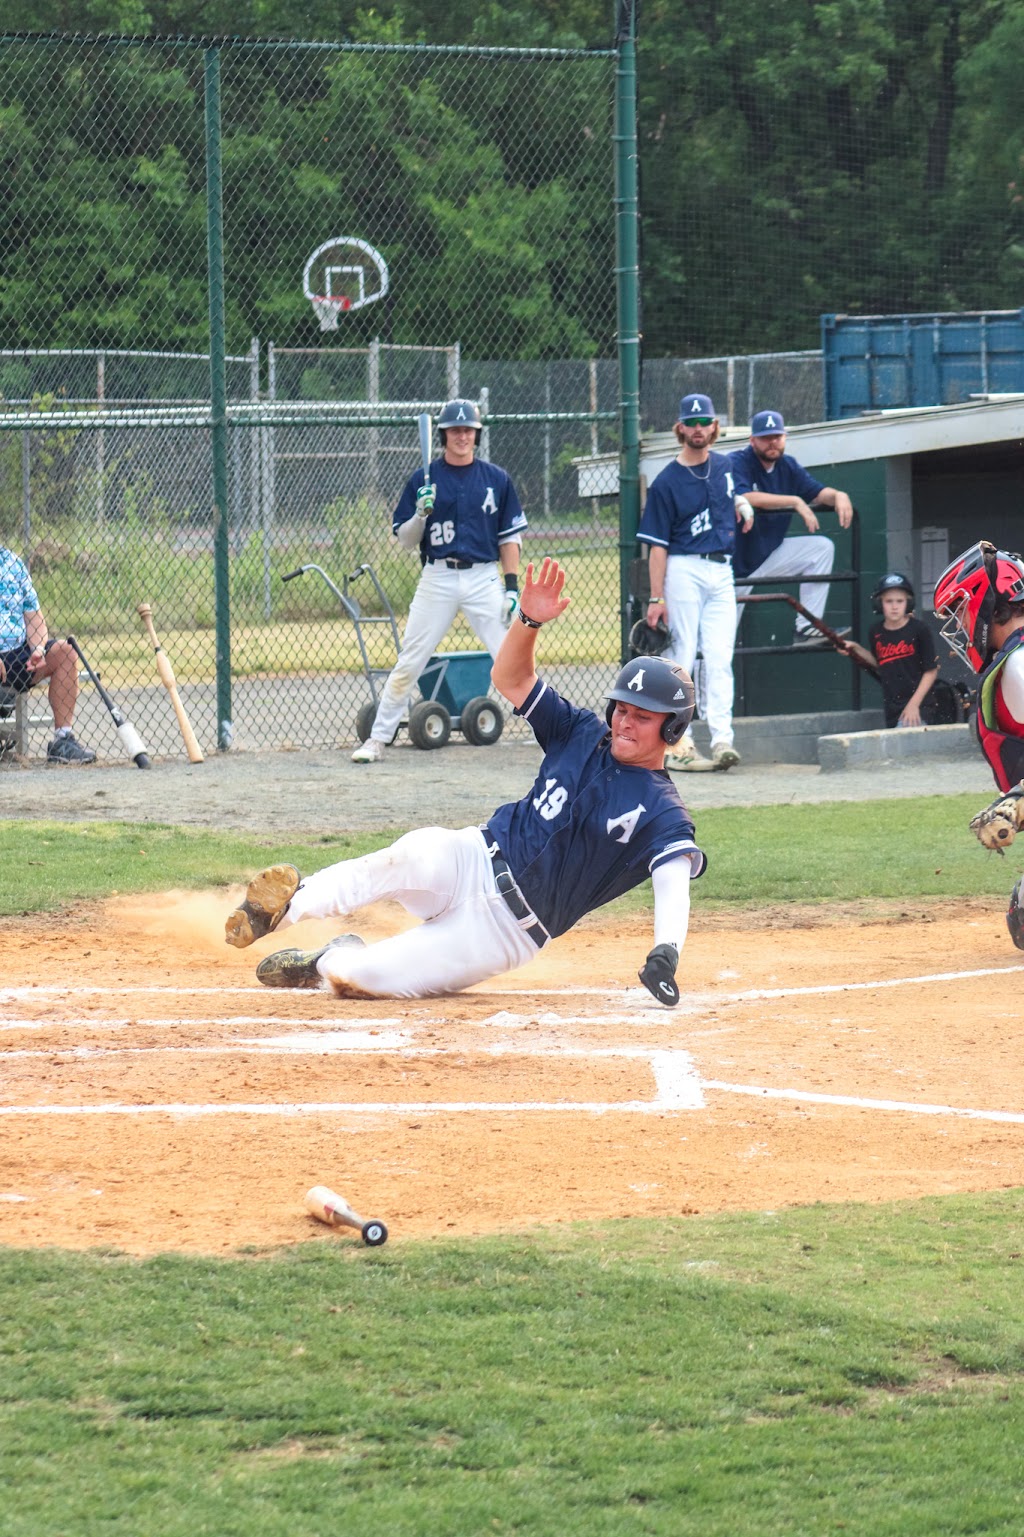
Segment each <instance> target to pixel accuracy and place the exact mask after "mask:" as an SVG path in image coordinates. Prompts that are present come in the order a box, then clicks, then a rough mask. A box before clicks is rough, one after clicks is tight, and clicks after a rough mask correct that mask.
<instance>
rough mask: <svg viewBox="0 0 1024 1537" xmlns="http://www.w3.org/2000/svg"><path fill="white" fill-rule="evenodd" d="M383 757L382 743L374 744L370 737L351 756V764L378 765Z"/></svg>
mask: <svg viewBox="0 0 1024 1537" xmlns="http://www.w3.org/2000/svg"><path fill="white" fill-rule="evenodd" d="M383 756H384V743H383V742H375V741H374V739H373V737H372V736H368V737H367V738H366V741H365V742H363V743H362V744H361V745H360V746H359V747H357V748H356V750H355V752H354V753H353V754H352V762H353V763H379V762H380V761H381V759H382V758H383Z"/></svg>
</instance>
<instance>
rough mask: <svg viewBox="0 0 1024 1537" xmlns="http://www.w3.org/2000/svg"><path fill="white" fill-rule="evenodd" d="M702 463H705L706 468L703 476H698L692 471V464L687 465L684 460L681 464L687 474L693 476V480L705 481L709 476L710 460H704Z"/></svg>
mask: <svg viewBox="0 0 1024 1537" xmlns="http://www.w3.org/2000/svg"><path fill="white" fill-rule="evenodd" d="M704 463H705V466H706V468H705V470H704V473H703V475H698V474H697V471H696V470H695V469H694V467H693V465H692V464H687V463H686V460H685V459H684V460H683V464H684V465H685V466H686V468H687V469H688V470H689V472H690V474H691V475H692V476H693V478H694V480H707V478H708V476H709V475H710V474H711V460H710V459H705V461H704Z"/></svg>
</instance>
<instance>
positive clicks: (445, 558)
mask: <svg viewBox="0 0 1024 1537" xmlns="http://www.w3.org/2000/svg"><path fill="white" fill-rule="evenodd" d="M430 564H431V565H432V566H447V567H448V569H449V570H450V571H472V569H473V567H474V566H475V565H476V564H477V562H476V561H475V560H453V559H452V558H451V556H450V555H442V556H439V557H438V558H437V559H436V560H432V561H431V562H430Z"/></svg>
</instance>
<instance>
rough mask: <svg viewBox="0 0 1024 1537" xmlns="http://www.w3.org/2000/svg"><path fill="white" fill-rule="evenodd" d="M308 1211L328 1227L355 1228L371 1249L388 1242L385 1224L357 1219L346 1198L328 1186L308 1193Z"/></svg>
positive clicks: (315, 1187)
mask: <svg viewBox="0 0 1024 1537" xmlns="http://www.w3.org/2000/svg"><path fill="white" fill-rule="evenodd" d="M306 1210H307V1211H308V1212H310V1213H311V1215H312V1216H314V1217H316V1218H317V1220H318V1221H320V1222H326V1223H327V1226H328V1227H354V1228H355V1229H356V1231H357V1232H358V1233H360V1234H361V1235H362V1240H363V1243H365V1244H368V1245H369V1246H370V1248H371V1249H376V1248H377V1247H378V1246H379V1245H380V1244H382V1243H387V1241H388V1230H387V1228H386V1227H385V1226H384V1224H383V1222H378V1221H376V1220H371V1221H369V1222H366V1221H364V1220H363V1218H362V1217H357V1216H356V1214H355V1212H354V1211H353V1210H352V1208H351V1206H350V1205H349V1204H348V1202H347V1201H346V1200H345V1198H344V1196H340V1195H336V1194H335V1193H334V1191H333V1190H328V1188H327V1186H326V1185H314V1186H313V1188H312V1190H307V1191H306Z"/></svg>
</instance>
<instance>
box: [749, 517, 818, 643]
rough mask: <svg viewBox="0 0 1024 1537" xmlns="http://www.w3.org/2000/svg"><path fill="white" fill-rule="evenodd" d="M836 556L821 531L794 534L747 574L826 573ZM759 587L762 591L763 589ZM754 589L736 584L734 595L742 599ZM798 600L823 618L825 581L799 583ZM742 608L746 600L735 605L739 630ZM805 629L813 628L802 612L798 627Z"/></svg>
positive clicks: (799, 616) (760, 575)
mask: <svg viewBox="0 0 1024 1537" xmlns="http://www.w3.org/2000/svg"><path fill="white" fill-rule="evenodd" d="M835 557H836V547H835V545H834V544H833V543H832V541H831V539H826V538H825V536H824V535H823V534H795V535H794V536H793V537H792V538H791V539H783V541H782V543H781V544H780V545H779V547H778V549H775V550H773V551H772V553H771V554H770V555H769V556H768V557H767V558H766V559H765V560H763V561H762V562H761V564H760V565H759V566H758V568H757V570H756V571H751V573H750V575H751V576H756V577H758V578H760V577H762V576H764V577H768V576H777V577H778V578H779V579H780V581H781V579H782V578H783V577H788V576H828V575H830V573H831V571H832V562H833V561H834V560H835ZM760 590H761V591H764V589H763V588H761V589H760ZM753 591H754V589H753V587H742V586H737V588H736V596H737V598H744V597H746V596H747V595H748V594H749V593H751V592H753ZM800 602H801V603H802V604H803V606H804V608H806V609H807V610H808V611H809V612H810V613H812V614H813V615H814V617H815V618H816V619H823V618H824V616H825V604H826V603H827V602H828V583H827V582H801V584H800ZM745 607H746V604H745V603H738V604H737V614H736V628H737V629H739V623H740V620H741V619H742V618H743V610H744V608H745ZM804 628H807V629H812V628H813V627H812V626H808V625H807V623H806V620H805V619H804V618H803V615H798V617H797V629H798V630H803V629H804Z"/></svg>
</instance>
